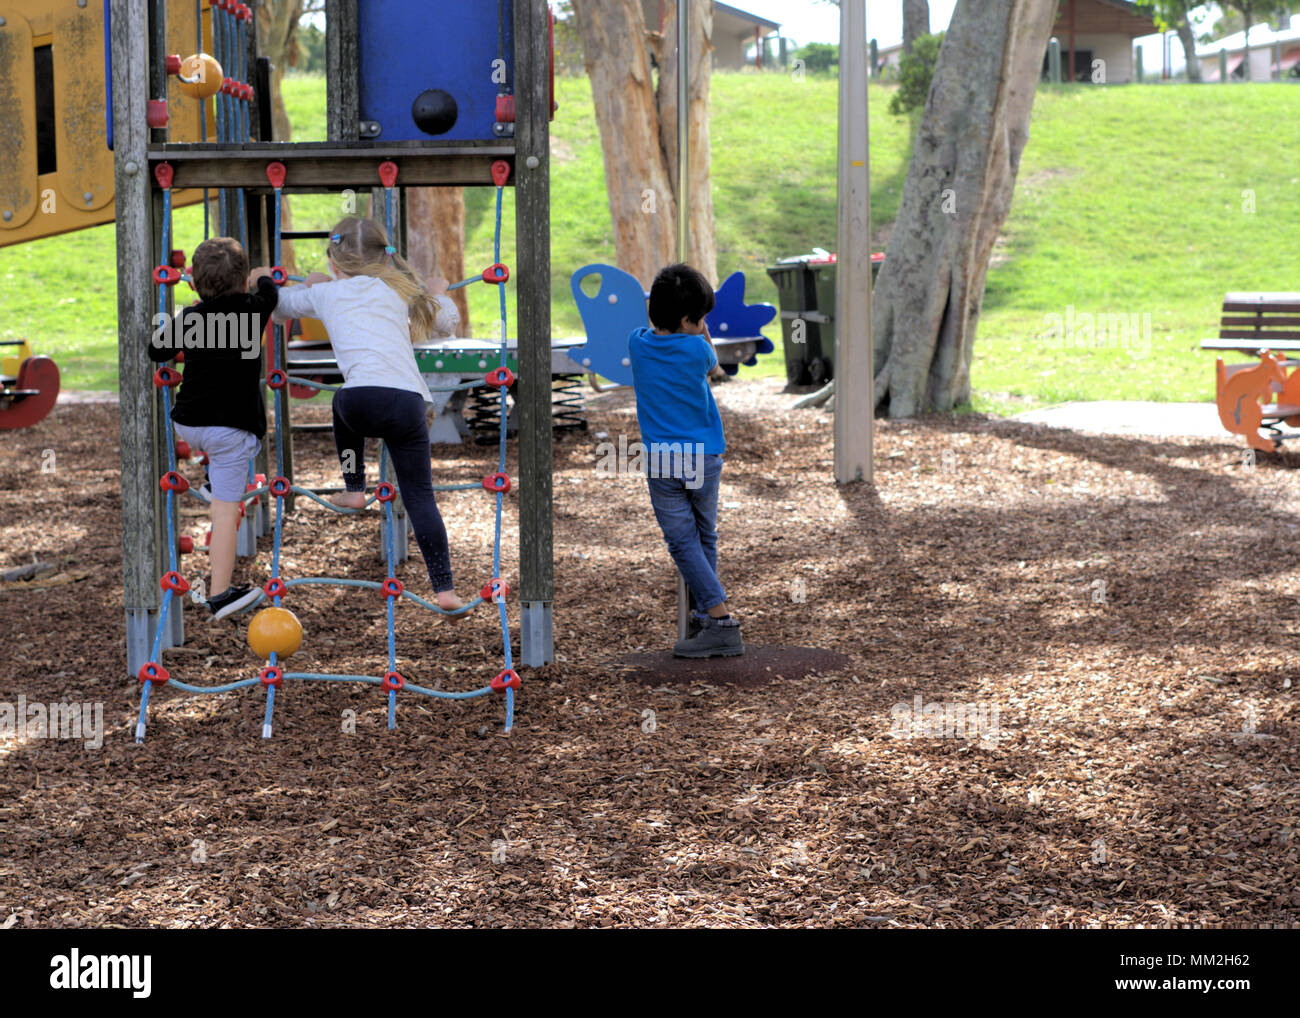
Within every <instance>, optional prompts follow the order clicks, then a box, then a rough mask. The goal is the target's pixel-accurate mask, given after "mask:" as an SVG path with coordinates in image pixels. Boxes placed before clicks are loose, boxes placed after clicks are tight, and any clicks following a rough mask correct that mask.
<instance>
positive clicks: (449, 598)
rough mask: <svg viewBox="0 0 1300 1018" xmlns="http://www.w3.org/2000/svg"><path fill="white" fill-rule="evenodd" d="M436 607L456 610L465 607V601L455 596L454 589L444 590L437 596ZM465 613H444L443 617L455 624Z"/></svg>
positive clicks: (446, 610) (449, 610) (450, 610)
mask: <svg viewBox="0 0 1300 1018" xmlns="http://www.w3.org/2000/svg"><path fill="white" fill-rule="evenodd" d="M437 602H438V607H439V608H441V609H442V610H443V611H445V612H452V611H457V610H459V609H461V608H464V607H465V602H464V601H462V600H461V599H460V598H459V597H457V596H456V592H455V591H454V590H444V591H442V592H441V593H440V594H438V596H437ZM466 614H467V613H465V612H461V614H459V615H444V616H443V618H444V619H446V620H447V621H448V622H450V623H451V624H452V625H455V624H457V623H459V622H460V621H461V619H463V618H464V617H465V615H466Z"/></svg>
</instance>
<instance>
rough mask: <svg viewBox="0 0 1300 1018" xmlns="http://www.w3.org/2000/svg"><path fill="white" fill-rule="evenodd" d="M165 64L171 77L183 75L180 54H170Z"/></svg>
mask: <svg viewBox="0 0 1300 1018" xmlns="http://www.w3.org/2000/svg"><path fill="white" fill-rule="evenodd" d="M163 62H164V64H165V65H166V67H167V73H168V74H169V75H171V74H180V73H181V55H180V54H179V53H168V54H167V58H166V60H164V61H163Z"/></svg>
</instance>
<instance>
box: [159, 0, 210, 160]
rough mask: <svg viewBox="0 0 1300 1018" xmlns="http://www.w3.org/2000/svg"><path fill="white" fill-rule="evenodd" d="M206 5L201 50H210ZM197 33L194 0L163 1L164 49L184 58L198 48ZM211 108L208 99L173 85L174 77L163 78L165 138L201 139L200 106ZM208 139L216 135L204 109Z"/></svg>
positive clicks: (181, 140) (187, 140)
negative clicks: (187, 92) (187, 93)
mask: <svg viewBox="0 0 1300 1018" xmlns="http://www.w3.org/2000/svg"><path fill="white" fill-rule="evenodd" d="M208 11H209V8H208V5H207V4H206V3H204V5H203V14H204V17H203V39H204V43H205V45H204V47H203V52H206V53H211V52H212V48H211V47H212V32H211V28H210V16H209V13H208ZM198 41H199V37H198V33H197V32H196V31H195V29H194V0H168V4H167V52H168V53H175V54H176V55H177V56H179V57H181V58H184V57H188V56H190V55H191V54H193V53H197V52H199V50H196V49H195V46H197V45H198ZM205 107H206V108H207V109H208V110H211V108H212V103H211V101H208V102H206V103H202V102H199V100H197V99H191V98H190V97H189V96H187V95H186V94H185V93H184V92H182V91H181V90H180V88H179V87H177V83H176V79H175V78H174V77H172V78H168V79H167V140H168V141H176V142H197V141H202V140H203V131H202V127H201V123H200V120H199V117H200V116H201V115H202V113H203V110H204V108H205ZM207 120H208V141H214V140H215V139H216V134H217V132H216V128H215V127H214V126H213V124H214V121H213V119H212V114H211V113H210V112H209V113H208V118H207Z"/></svg>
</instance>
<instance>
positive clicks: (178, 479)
mask: <svg viewBox="0 0 1300 1018" xmlns="http://www.w3.org/2000/svg"><path fill="white" fill-rule="evenodd" d="M158 487H160V488H162V490H163V491H188V490H189V487H190V482H189V481H187V480H185V478H184V477H182V476H181V475H180V474H178V473H177V472H176V471H175V470H168V471H167V473H165V474H163V475H162V478H161V479H160V480H159V481H158Z"/></svg>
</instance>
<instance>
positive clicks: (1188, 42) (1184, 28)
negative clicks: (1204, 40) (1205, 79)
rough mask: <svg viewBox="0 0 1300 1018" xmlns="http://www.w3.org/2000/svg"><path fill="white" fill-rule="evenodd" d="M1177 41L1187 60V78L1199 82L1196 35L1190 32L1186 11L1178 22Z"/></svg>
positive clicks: (1199, 66) (1199, 65)
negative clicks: (1181, 46) (1180, 44)
mask: <svg viewBox="0 0 1300 1018" xmlns="http://www.w3.org/2000/svg"><path fill="white" fill-rule="evenodd" d="M1177 30H1178V41H1179V42H1180V43H1182V45H1183V57H1184V58H1185V59H1186V61H1187V80H1188V81H1190V82H1194V83H1196V84H1198V85H1199V84H1200V83H1201V62H1200V61H1199V60H1197V59H1196V35H1195V34H1194V33H1193V32H1192V25H1191V22H1190V20H1189V18H1188V14H1187V12H1186V11H1184V12H1183V17H1182V19H1181V20H1180V21H1179V22H1178V29H1177Z"/></svg>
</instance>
